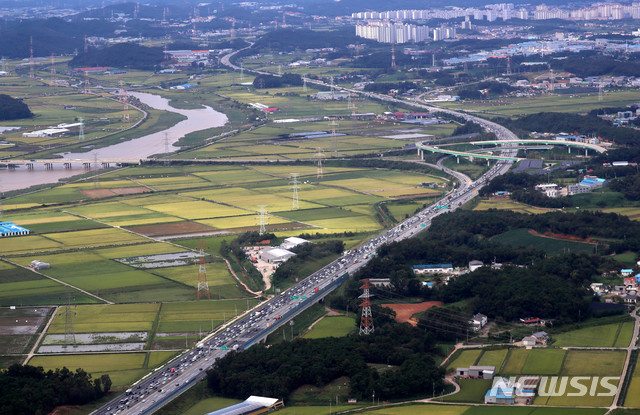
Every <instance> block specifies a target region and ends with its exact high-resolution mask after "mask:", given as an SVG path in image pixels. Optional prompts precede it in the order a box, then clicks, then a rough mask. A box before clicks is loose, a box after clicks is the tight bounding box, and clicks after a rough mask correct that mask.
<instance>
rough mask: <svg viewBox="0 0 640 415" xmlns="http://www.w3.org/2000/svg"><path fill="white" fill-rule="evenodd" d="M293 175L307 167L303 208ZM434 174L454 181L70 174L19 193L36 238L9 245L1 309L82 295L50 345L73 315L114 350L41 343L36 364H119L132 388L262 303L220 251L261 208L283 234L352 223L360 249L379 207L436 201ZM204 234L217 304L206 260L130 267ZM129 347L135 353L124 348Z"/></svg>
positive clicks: (212, 169)
mask: <svg viewBox="0 0 640 415" xmlns="http://www.w3.org/2000/svg"><path fill="white" fill-rule="evenodd" d="M291 173H298V175H299V179H298V180H299V183H300V184H299V190H298V194H299V207H297V208H296V209H294V208H293V204H292V198H291V185H290V180H291V179H290V177H291ZM423 182H435V183H441V182H443V179H442V178H440V177H438V176H430V175H426V174H423V173H416V172H409V171H406V172H395V171H391V170H368V169H361V168H348V167H326V168H325V169H324V174H323V177H321V178H318V177H316V167H315V166H314V165H292V166H286V165H251V166H243V165H233V166H206V165H201V166H157V167H155V166H148V167H133V168H127V169H120V170H116V171H112V172H107V173H106V174H104V175H101V177H100V179H99V181H98V186H96V184H95V182H93V181H88V182H87V181H79V182H70V183H67V184H64V185H61V186H58V187H55V188H51V189H47V190H43V191H37V192H32V193H29V194H25V195H22V196H17V197H14V198H8V199H5V200H3V209H4V211H5V215H4V219H5V220H11V221H14V223H16V224H18V225H21V226H24V227H26V228H27V229H30V230H31V234H30V235H28V236H21V237H16V238H3V239H1V240H0V253H1V254H0V306H8V305H16V306H21V305H23V306H26V305H64V304H66V303H67V302H69V303H70V304H71V306H70V308H68V309H67V307H65V306H61V307H59V308H58V309H57V311H56V313H55V316H54V317H53V318H52V320H51V324H50V326H49V328H48V330H47V332H46V333H45V339H47V340H46V341H47V342H48V343H47V347H58V346H57V345H59V344H60V343H59V342H60V341H61V340H59V338H60V336H62V335H64V334H65V333H66V330H67V327H66V318H67V315H68V314H69V313H71V315H72V316H73V317H72V320H73V325H74V332H75V333H76V334H77V335H78V336H79V337H78V338H82V339H83V340H82V343H80V346H78V347H85V346H89V347H91V348H94V349H95V348H104V352H103V353H105V354H101V355H100V356H105V357H104V359H99V358H97V357H96V356H97V355H95V354H92V353H91V352H89V353H87V354H82V355H78V354H74V353H73V352H74V350H77V349H76V348H75V346H74V347H72V348H70V349H65V350H64V351H63V353H62V354H61V355H57V354H56V355H54V354H49V353H48V350H49V349H47V348H46V347H45V348H44V349H42V351H40V347H38V348H37V349H36V350H38V353H36V356H35V357H34V358H33V359H32V362H31V363H33V364H39V365H43V366H44V367H45V368H49V367H51V368H53V367H59V365H67V366H68V367H71V366H74V365H77V366H74V367H84V368H86V369H87V370H89V371H91V372H92V373H93V374H94V376H97V375H100V374H102V373H107V372H108V373H110V375H111V376H112V379H113V380H114V384H115V385H126V384H128V383H129V382H131V381H132V380H134V379H136V378H137V377H139V376H140V375H142V374H143V373H146V372H147V371H148V370H150V369H151V368H153V367H154V366H155V365H156V364H159V363H161V362H162V361H164V360H166V358H167V357H168V356H172V355H173V354H175V353H177V352H179V351H180V350H182V349H184V347H185V346H187V347H190V346H192V345H193V344H194V343H195V342H197V341H198V340H199V339H200V338H202V336H204V335H206V334H207V333H208V332H210V331H211V330H212V329H217V328H218V327H219V326H220V325H221V324H223V323H224V322H225V321H227V320H229V319H230V318H232V317H233V316H235V315H236V314H240V313H243V312H244V311H245V310H247V309H249V308H252V307H254V306H255V305H256V304H257V303H258V300H257V299H256V298H254V297H253V296H252V295H248V294H247V293H246V292H245V291H244V290H243V289H242V287H241V286H240V284H239V283H238V282H237V281H236V280H235V279H234V278H233V277H232V275H231V274H230V272H229V270H228V269H227V266H226V264H225V263H224V262H222V261H221V259H220V258H219V257H218V256H217V255H218V252H219V248H220V244H221V243H222V241H223V240H226V241H227V242H228V241H229V240H230V239H232V238H233V237H234V233H237V232H241V231H244V230H257V225H258V218H257V211H258V209H259V206H260V205H266V206H265V210H266V211H267V229H269V230H271V231H274V232H276V233H277V234H278V236H282V237H286V236H297V235H299V234H300V233H303V232H311V233H320V234H322V233H327V234H332V233H337V232H347V231H348V232H354V233H355V235H354V236H353V237H350V238H347V239H348V240H347V245H348V246H347V248H353V247H354V246H357V245H358V244H359V242H360V241H361V240H362V238H365V237H366V236H367V232H378V231H380V230H381V229H382V225H381V224H380V223H379V222H378V220H377V219H376V207H375V204H377V203H381V202H384V203H385V204H386V205H387V206H388V207H391V208H393V207H394V205H395V204H396V203H398V204H405V205H406V204H407V203H409V204H411V203H413V202H412V200H414V199H415V200H418V201H419V202H415V203H416V204H421V203H425V201H428V200H429V197H430V196H431V192H432V191H431V190H430V189H427V188H423V187H422V186H420V184H421V183H423ZM132 189H135V190H132ZM138 189H143V190H138ZM98 190H100V191H98ZM129 190H131V191H129ZM193 236H197V237H195V238H194V237H193ZM166 238H171V239H166ZM201 242H204V244H205V251H206V252H207V254H209V255H208V257H207V261H206V269H207V279H208V283H209V288H210V293H211V296H210V297H211V298H210V299H206V300H200V301H195V297H196V284H197V276H198V265H197V264H195V263H194V261H193V260H192V261H191V262H190V263H189V262H187V263H184V264H175V265H174V266H165V265H160V266H157V267H149V268H140V267H136V266H135V261H131V258H136V257H143V258H144V257H147V256H153V255H160V254H175V255H180V254H183V253H190V252H192V251H193V250H194V249H196V247H197V246H198V245H199V244H200V243H201ZM34 260H39V261H44V262H47V263H49V264H51V267H50V268H48V269H41V270H39V271H38V272H34V271H33V270H31V269H30V268H29V265H30V264H31V262H32V261H34ZM334 320H335V321H334ZM343 320H344V321H343ZM336 322H338V323H340V324H337V325H336V324H334V323H336ZM328 323H332V324H330V325H327V324H328ZM352 329H353V319H351V318H343V317H333V318H328V319H326V321H321V322H320V323H318V325H317V326H316V327H314V329H313V330H311V332H310V333H309V336H314V337H318V336H319V337H324V336H329V335H344V334H347V333H348V332H350V331H351V330H352ZM50 336H51V337H50ZM56 336H57V337H56ZM87 336H90V337H87ZM29 338H31V337H30V336H27V337H24V338H21V339H17V340H16V339H14V340H16V342H17V341H18V340H20V342H22V343H21V344H23V346H21V347H22V349H21V350H20V353H24V352H25V348H26V346H24V345H25V344H26V343H25V342H28V341H29V340H28V339H29ZM56 339H58V340H56ZM87 339H89V340H87ZM96 339H98V340H96ZM100 339H102V340H100ZM100 341H104V342H106V343H104V344H103V343H100ZM12 344H13V343H12ZM7 345H8V346H11V345H9V344H7ZM17 345H18V343H16V344H15V345H14V346H15V347H17ZM14 346H11V347H14ZM15 347H14V348H15ZM128 347H131V348H134V349H131V351H128V352H125V351H124V350H126V349H127V348H128ZM114 350H121V351H119V352H115V351H114ZM160 351H162V352H160ZM163 353H166V354H163ZM12 356H14V357H15V356H16V355H12ZM18 356H22V355H18ZM10 357H11V356H8V355H7V356H4V355H2V356H0V358H2V359H3V360H2V361H3V362H5V361H6V362H11V361H15V359H14V360H11V359H12V358H10ZM7 359H9V360H7ZM3 364H4V363H3ZM114 367H116V368H117V369H114Z"/></svg>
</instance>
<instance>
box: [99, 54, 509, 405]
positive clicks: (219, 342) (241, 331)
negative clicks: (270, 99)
mask: <svg viewBox="0 0 640 415" xmlns="http://www.w3.org/2000/svg"><path fill="white" fill-rule="evenodd" d="M223 61H224V58H223ZM226 61H227V62H228V58H227V59H226ZM358 93H360V92H358ZM365 95H369V96H370V97H371V98H377V99H383V100H386V101H398V100H397V99H396V98H391V97H387V96H378V94H367V93H365ZM401 103H404V102H401ZM411 104H412V105H421V104H415V103H411ZM424 107H425V108H429V109H431V108H430V107H427V106H426V105H424ZM438 111H442V112H446V113H450V114H452V115H456V116H458V117H462V118H465V119H466V120H469V121H472V122H476V123H478V124H480V125H482V126H483V127H484V128H485V129H486V130H487V131H490V132H493V133H495V134H496V136H497V137H498V139H499V140H514V139H517V137H516V136H515V134H513V133H512V132H511V131H509V130H507V129H506V128H504V127H502V126H500V125H498V124H495V123H493V122H491V121H488V120H485V119H482V118H478V117H474V116H471V115H468V114H463V113H457V112H454V111H450V110H443V109H438ZM515 151H516V150H514V149H505V150H504V151H503V155H504V156H513V155H514V154H515ZM512 164H513V161H509V160H505V161H498V162H497V163H496V164H495V165H494V166H492V167H491V168H490V169H489V170H488V171H487V172H486V173H485V174H484V175H482V176H481V177H480V178H479V179H478V180H476V181H471V180H469V179H468V178H467V177H466V176H464V175H462V174H460V173H458V172H454V171H452V170H450V169H448V168H446V167H444V166H442V164H441V163H439V164H438V167H439V168H441V169H442V170H443V171H444V172H446V173H448V174H450V175H452V176H454V177H457V178H458V180H459V182H460V186H459V187H458V188H456V189H453V190H452V191H450V192H449V193H448V194H446V195H444V197H443V198H442V199H440V200H439V201H438V202H436V203H434V204H433V205H431V206H430V207H428V208H425V209H423V210H422V211H420V212H418V213H417V214H415V215H413V216H411V217H410V218H407V219H405V220H404V221H403V222H401V223H399V224H397V225H396V226H394V227H393V228H391V229H389V230H386V231H384V232H383V233H381V234H379V235H378V236H376V237H374V238H373V239H371V240H369V241H367V242H365V243H363V244H362V245H361V246H360V247H359V248H357V249H355V250H353V251H347V252H345V254H344V255H343V256H341V257H340V258H338V259H336V260H335V261H333V262H332V263H330V264H329V265H327V266H325V267H324V268H322V269H320V270H319V271H317V272H315V273H313V274H312V275H310V276H309V277H307V278H305V279H303V280H302V281H300V282H299V283H297V284H296V285H294V286H293V287H291V288H289V289H288V290H286V291H285V292H283V293H282V294H280V295H279V296H277V297H273V298H271V299H270V300H268V301H266V302H264V303H262V304H260V305H258V306H256V307H255V308H254V309H253V310H251V311H249V312H247V313H246V314H244V315H242V316H241V317H239V318H238V319H236V320H235V321H233V322H231V323H228V324H227V325H226V326H225V327H223V328H222V329H221V330H219V331H217V332H216V333H214V334H211V335H209V336H207V338H205V339H204V340H203V341H201V342H200V343H198V345H197V346H196V347H195V348H194V349H191V350H189V351H186V352H184V353H182V354H181V355H179V356H178V357H176V358H175V359H173V360H172V361H171V362H169V363H167V364H166V365H164V366H163V367H161V368H158V369H156V370H155V371H153V372H152V373H150V374H148V375H147V376H145V377H144V378H143V379H141V380H140V381H138V382H137V383H136V384H134V385H133V386H132V387H131V388H130V389H128V390H127V391H126V392H124V393H122V394H120V395H118V396H117V397H115V398H114V399H112V400H111V401H110V402H108V403H107V404H105V405H103V406H102V407H101V408H99V409H97V410H95V411H94V412H92V414H96V415H106V414H127V415H128V414H138V415H143V414H151V413H153V412H155V411H156V410H157V409H159V408H161V407H162V406H164V405H166V404H167V403H168V402H170V401H171V400H173V399H174V398H176V397H177V396H179V395H180V394H181V393H183V392H184V391H186V390H188V389H189V388H190V387H191V386H193V385H194V384H195V383H197V382H198V381H200V380H201V379H203V378H205V376H206V370H207V369H209V368H210V367H211V366H212V365H213V363H214V362H215V360H216V359H219V358H221V357H223V356H225V355H226V354H227V353H230V352H231V351H242V350H244V349H246V348H248V347H251V346H252V345H254V344H256V343H258V342H260V341H262V340H264V339H265V338H266V336H267V335H269V334H270V333H272V332H274V331H275V330H277V329H278V328H280V327H283V326H285V325H286V324H287V322H290V321H291V320H292V319H293V318H294V317H295V316H296V315H297V314H299V313H300V312H302V311H304V310H305V309H306V308H308V307H309V306H311V305H312V304H314V303H316V302H317V301H319V300H320V299H322V298H324V296H326V295H327V294H329V293H330V292H331V291H332V290H333V289H335V288H336V287H337V286H339V285H340V284H341V283H342V282H343V281H344V280H345V279H346V278H347V277H348V276H349V275H351V274H353V273H354V272H356V271H358V270H359V269H360V268H361V267H363V266H364V265H365V264H366V263H367V262H368V261H369V260H370V259H371V258H372V257H373V256H375V252H376V250H377V249H378V247H380V246H381V245H383V244H385V243H389V242H393V241H401V240H404V239H407V238H411V237H413V236H415V235H416V234H418V233H419V232H421V231H423V230H425V229H427V228H428V227H429V225H430V224H431V221H432V220H433V218H435V217H436V216H439V215H442V214H444V213H446V212H449V211H453V210H455V209H457V208H458V207H460V206H462V205H464V204H465V203H467V202H468V201H469V200H471V199H473V198H474V197H476V196H477V194H478V190H479V189H480V188H482V187H483V186H484V185H485V184H486V183H487V182H488V181H489V180H491V178H493V177H495V176H497V175H501V174H504V173H506V172H507V171H508V170H509V168H510V167H511V165H512Z"/></svg>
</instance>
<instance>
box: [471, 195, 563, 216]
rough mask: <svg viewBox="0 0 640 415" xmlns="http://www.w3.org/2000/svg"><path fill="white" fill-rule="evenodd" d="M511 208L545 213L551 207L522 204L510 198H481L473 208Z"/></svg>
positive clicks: (518, 210)
mask: <svg viewBox="0 0 640 415" xmlns="http://www.w3.org/2000/svg"><path fill="white" fill-rule="evenodd" d="M489 209H498V210H511V211H514V212H520V213H532V214H537V213H545V212H550V211H552V210H553V209H545V208H539V207H535V206H529V205H524V204H521V203H518V202H514V201H512V200H510V199H482V200H481V201H480V202H479V203H478V205H477V206H476V207H475V208H474V209H473V210H489Z"/></svg>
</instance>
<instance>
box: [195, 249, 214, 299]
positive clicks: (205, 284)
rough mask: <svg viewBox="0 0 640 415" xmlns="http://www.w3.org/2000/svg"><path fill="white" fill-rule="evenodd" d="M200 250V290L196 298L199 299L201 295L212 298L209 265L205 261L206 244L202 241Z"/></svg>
mask: <svg viewBox="0 0 640 415" xmlns="http://www.w3.org/2000/svg"><path fill="white" fill-rule="evenodd" d="M198 249H199V250H200V258H199V259H198V292H197V293H196V298H197V299H198V300H199V299H200V296H202V297H204V296H205V295H206V296H207V298H209V299H211V293H210V292H209V281H207V267H206V265H205V262H204V257H205V254H204V245H203V244H202V243H200V245H199V246H198Z"/></svg>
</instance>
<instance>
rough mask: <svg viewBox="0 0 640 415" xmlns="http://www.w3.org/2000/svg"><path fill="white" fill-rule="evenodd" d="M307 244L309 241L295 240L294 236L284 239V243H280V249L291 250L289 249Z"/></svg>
mask: <svg viewBox="0 0 640 415" xmlns="http://www.w3.org/2000/svg"><path fill="white" fill-rule="evenodd" d="M307 243H309V241H307V240H306V239H302V238H297V237H295V236H292V237H290V238H286V239H285V240H284V242H282V243H281V244H280V248H282V249H291V248H295V247H296V246H298V245H303V244H307Z"/></svg>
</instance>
